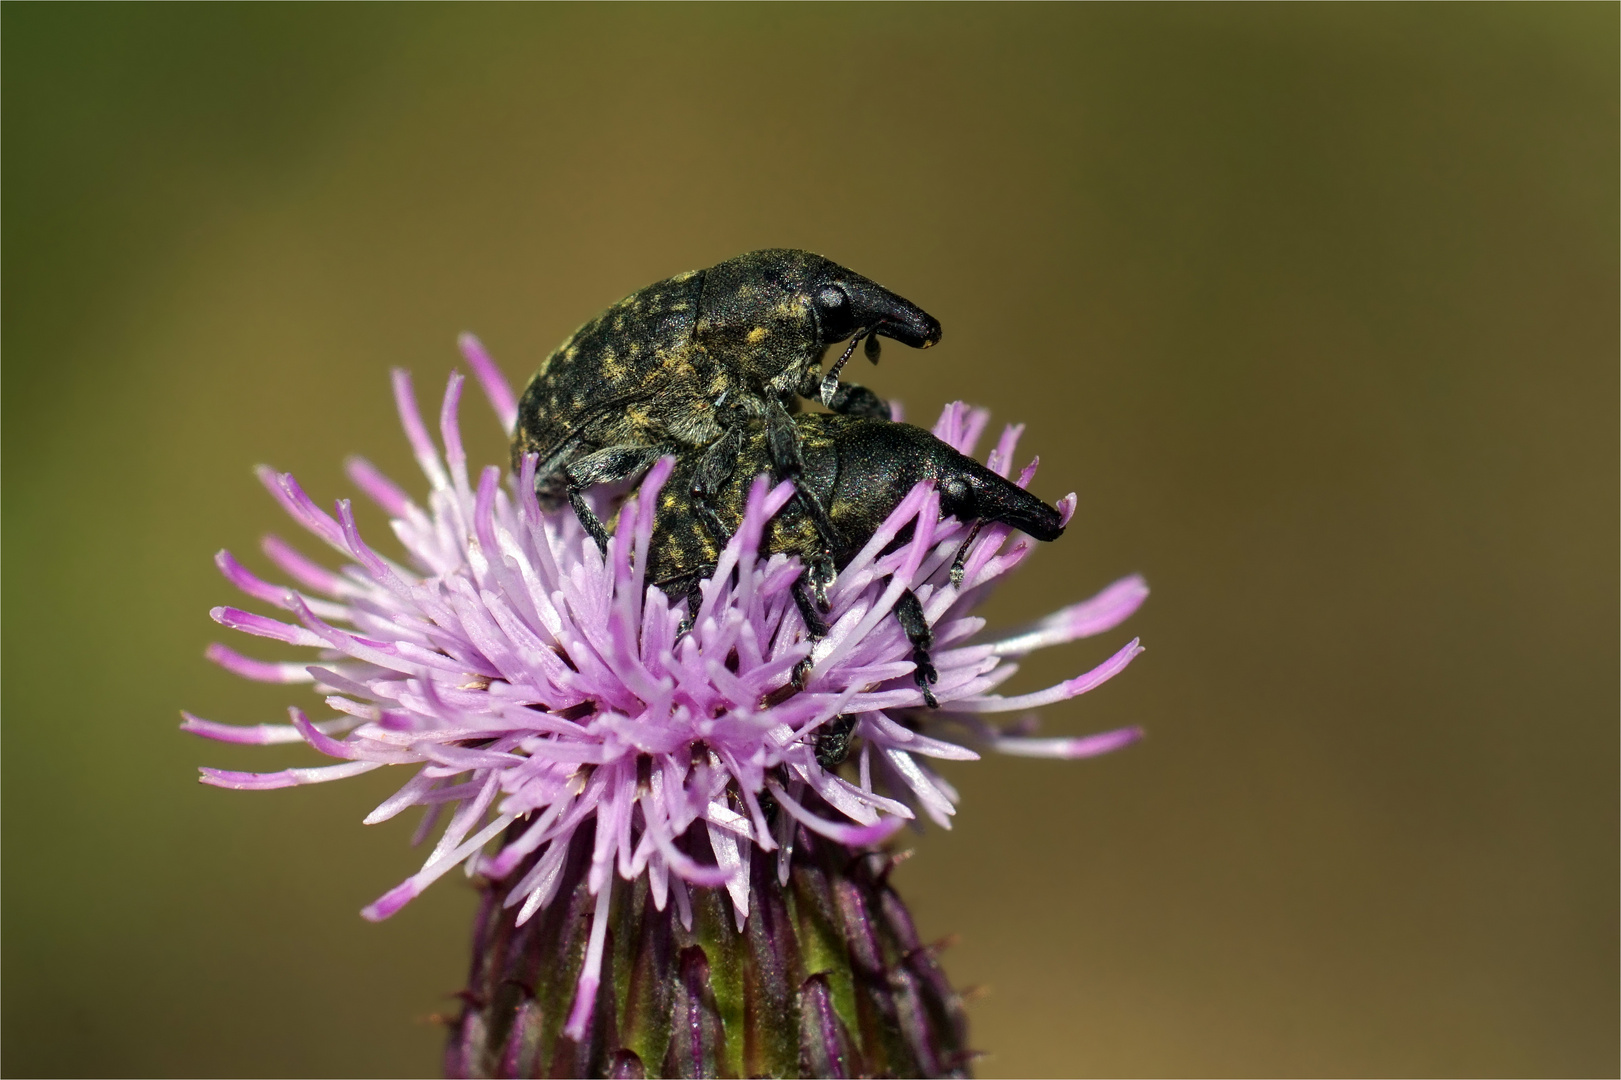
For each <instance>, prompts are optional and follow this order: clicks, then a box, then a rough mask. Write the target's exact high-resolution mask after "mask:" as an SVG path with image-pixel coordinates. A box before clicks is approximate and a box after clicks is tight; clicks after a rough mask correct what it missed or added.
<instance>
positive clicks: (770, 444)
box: [765, 401, 839, 607]
mask: <svg viewBox="0 0 1621 1080" xmlns="http://www.w3.org/2000/svg"><path fill="white" fill-rule="evenodd" d="M765 433H766V449H767V450H768V451H769V452H770V454H771V468H772V469H773V470H775V472H776V474H777V476H778V478H779V479H782V480H792V481H793V482H794V497H795V498H796V499H798V500H799V505H800V506H801V507H802V508H804V511H805V514H806V516H807V517H809V518H810V519H811V524H813V525H815V526H816V535H817V536H818V537H820V538H821V541H822V547H823V548H824V549H825V550H828V551H836V550H838V547H839V530H838V529H836V528H834V526H833V519H832V518H831V517H830V516H828V512H827V507H826V506H824V505H823V504H822V500H821V499H819V498H817V496H816V493H815V492H812V491H809V490H807V489H806V488H805V487H803V486H802V485H801V484H800V479H801V477H802V476H803V475H804V472H805V458H804V455H803V454H802V453H801V437H800V434H799V429H798V428H797V427H795V426H794V418H793V417H791V416H789V415H788V410H787V409H785V408H783V406H782V402H780V401H778V402H773V403H772V406H771V409H770V410H769V411H768V412H767V413H766V418H765ZM823 606H824V607H825V606H826V601H825V599H824V600H823Z"/></svg>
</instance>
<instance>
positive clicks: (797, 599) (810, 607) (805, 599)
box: [789, 574, 827, 690]
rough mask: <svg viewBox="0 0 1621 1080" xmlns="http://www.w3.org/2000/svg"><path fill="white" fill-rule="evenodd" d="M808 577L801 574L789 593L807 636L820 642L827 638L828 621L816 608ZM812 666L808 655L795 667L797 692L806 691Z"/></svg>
mask: <svg viewBox="0 0 1621 1080" xmlns="http://www.w3.org/2000/svg"><path fill="white" fill-rule="evenodd" d="M808 576H809V575H808V574H800V575H799V576H798V577H797V578H795V579H794V584H793V587H792V588H791V589H790V590H789V591H790V592H792V593H793V597H794V604H795V606H797V607H798V608H799V617H800V618H801V619H804V620H805V636H806V637H808V638H810V639H811V640H812V641H820V640H822V639H823V638H825V637H827V620H826V619H824V618H822V613H821V612H820V611H818V610H817V608H816V600H815V598H813V597H812V596H811V587H810V585H808V584H807V583H806V580H805V579H806V578H807V577H808ZM812 666H813V665H812V662H811V658H810V654H808V653H807V654H806V655H805V657H804V659H802V660H800V661H799V663H797V664H795V665H794V673H793V676H792V678H793V684H794V689H795V690H803V689H805V680H807V679H809V678H810V673H811V667H812Z"/></svg>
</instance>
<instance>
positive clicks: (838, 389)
mask: <svg viewBox="0 0 1621 1080" xmlns="http://www.w3.org/2000/svg"><path fill="white" fill-rule="evenodd" d="M860 340H861V339H860V338H859V337H857V338H855V339H854V340H852V341H851V342H850V347H849V348H848V349H845V350H844V355H843V356H841V357H839V358H838V360H837V361H835V362H834V364H833V366H832V367H831V368H830V369H828V373H827V374H826V375H823V374H821V372H819V371H818V370H817V369H815V368H812V369H811V370H810V371H808V372H806V373H805V379H804V381H803V382H802V383H800V386H799V396H800V397H804V398H812V399H814V400H816V401H820V402H821V403H822V404H823V405H826V406H827V407H828V408H829V409H831V410H832V411H833V412H836V413H839V414H841V415H843V416H864V417H873V418H875V419H878V420H891V419H893V418H894V417H893V414H891V413H890V411H889V405H888V403H887V402H885V401H884V399H883V398H881V397H879V396H878V395H877V394H875V393H873V392H872V391H871V390H868V389H867V388H866V387H865V386H862V385H860V384H859V383H846V382H840V381H839V369H841V368H842V367H844V362H845V361H846V360H848V359H850V354H851V353H852V352H853V351H854V350H855V347H856V342H858V341H860ZM867 340H868V341H874V340H877V339H876V338H872V337H869V338H867Z"/></svg>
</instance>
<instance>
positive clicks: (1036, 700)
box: [951, 638, 1143, 712]
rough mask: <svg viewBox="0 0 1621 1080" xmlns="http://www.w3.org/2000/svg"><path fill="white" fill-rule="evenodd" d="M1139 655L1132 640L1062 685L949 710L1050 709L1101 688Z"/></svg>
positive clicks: (965, 703) (971, 700) (970, 700)
mask: <svg viewBox="0 0 1621 1080" xmlns="http://www.w3.org/2000/svg"><path fill="white" fill-rule="evenodd" d="M1142 651H1143V647H1142V646H1141V645H1139V644H1138V643H1137V639H1136V638H1132V639H1131V641H1130V642H1129V643H1128V644H1127V645H1126V646H1125V647H1124V648H1123V649H1121V650H1120V651H1119V652H1117V653H1115V654H1114V655H1113V656H1111V657H1109V659H1107V660H1105V661H1104V662H1103V663H1101V664H1099V665H1098V666H1097V667H1095V668H1093V669H1092V670H1091V671H1088V672H1087V673H1086V674H1084V675H1077V676H1076V677H1075V678H1073V679H1069V680H1066V681H1065V682H1061V683H1059V684H1058V685H1057V686H1053V687H1049V688H1047V689H1046V690H1038V691H1036V692H1035V693H1033V694H1024V695H1021V696H1019V697H999V696H992V697H982V698H967V699H963V700H958V701H953V702H952V703H951V707H952V708H953V709H957V710H960V711H963V712H1011V711H1013V710H1014V709H1034V708H1036V707H1038V706H1041V705H1051V704H1053V703H1054V702H1056V701H1067V700H1068V699H1070V698H1072V697H1079V696H1080V695H1081V694H1084V693H1086V692H1087V691H1089V690H1095V689H1096V688H1098V687H1099V686H1102V685H1103V684H1104V683H1106V682H1108V681H1109V680H1110V679H1112V678H1114V677H1115V676H1116V675H1118V674H1120V672H1122V671H1124V670H1125V669H1126V665H1127V664H1129V663H1131V661H1132V660H1133V659H1134V658H1136V656H1137V655H1138V654H1139V653H1141V652H1142Z"/></svg>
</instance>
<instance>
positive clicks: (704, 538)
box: [512, 249, 1063, 707]
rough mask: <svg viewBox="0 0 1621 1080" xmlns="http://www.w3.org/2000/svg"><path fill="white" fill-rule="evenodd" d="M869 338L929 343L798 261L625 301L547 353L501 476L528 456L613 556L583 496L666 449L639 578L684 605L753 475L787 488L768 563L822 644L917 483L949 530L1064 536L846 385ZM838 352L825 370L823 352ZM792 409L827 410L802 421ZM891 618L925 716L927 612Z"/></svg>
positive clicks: (803, 256) (906, 597) (741, 267)
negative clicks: (986, 526)
mask: <svg viewBox="0 0 1621 1080" xmlns="http://www.w3.org/2000/svg"><path fill="white" fill-rule="evenodd" d="M880 337H887V338H892V339H894V340H896V341H900V342H902V343H904V344H906V345H910V346H912V347H913V348H920V349H922V348H928V347H930V346H932V345H934V344H935V343H937V342H938V341H939V340H940V324H939V323H938V322H937V321H935V319H934V318H933V317H932V316H930V315H929V314H928V313H927V312H925V311H923V310H922V309H921V308H919V307H917V306H916V305H915V304H912V303H911V302H910V301H908V300H905V299H903V298H901V297H900V296H897V295H895V294H894V293H892V292H890V291H889V290H887V289H885V288H883V287H882V286H880V285H878V284H877V283H876V282H873V281H870V280H868V279H867V278H864V277H862V276H861V275H860V274H857V273H854V272H853V271H850V270H847V269H846V268H844V267H842V266H839V265H838V264H836V263H833V262H830V261H829V260H827V259H824V258H822V257H821V256H819V255H813V254H811V253H810V252H806V251H791V250H784V249H771V250H765V251H755V252H750V253H748V254H746V255H739V256H737V257H736V258H732V259H728V260H726V261H725V262H722V263H719V264H717V265H715V266H712V267H710V268H708V269H707V270H698V271H693V272H691V273H687V274H680V275H678V276H676V277H673V278H670V279H668V280H666V281H661V282H657V283H655V284H653V285H649V286H648V287H647V288H645V289H641V290H639V291H638V292H635V293H632V294H631V295H630V296H627V297H626V298H625V299H623V300H621V301H620V302H619V303H617V304H615V305H613V306H612V307H610V308H608V309H607V310H606V311H604V312H602V313H601V314H600V315H598V316H597V317H596V318H594V319H592V320H591V321H590V322H588V323H586V324H585V325H584V326H582V327H581V328H580V329H579V330H577V331H575V333H574V334H573V335H572V336H571V337H570V338H569V339H568V340H567V341H565V342H563V344H562V345H561V346H559V347H558V348H557V350H556V351H554V352H553V353H552V354H551V356H549V357H547V359H546V361H545V362H544V363H542V364H541V366H540V370H539V371H537V372H536V373H535V376H534V378H532V379H531V380H530V381H529V385H528V387H527V388H526V389H525V390H524V393H523V398H522V400H521V401H520V402H519V405H518V421H517V428H516V430H515V431H514V433H513V444H512V453H513V460H514V464H515V465H516V464H517V463H519V462H521V461H522V459H523V457H524V456H525V455H529V454H533V455H535V456H536V457H537V459H538V467H537V469H536V473H535V477H536V479H535V485H536V492H537V494H539V495H540V497H541V498H542V499H543V500H545V501H546V502H547V503H548V504H550V505H557V504H559V503H561V502H562V501H563V500H565V499H566V500H568V502H569V503H570V504H572V506H573V508H574V511H575V513H576V514H577V515H578V517H579V519H580V524H581V525H582V526H583V527H584V528H585V530H586V531H587V532H588V533H590V534H591V536H592V537H593V538H594V539H595V540H596V542H597V543H598V545H599V546H601V547H602V548H603V549H604V550H606V548H607V543H608V532H607V529H606V527H605V526H604V525H603V523H602V521H601V519H600V518H598V517H597V515H596V514H595V513H594V512H593V510H592V509H591V507H590V506H589V504H587V503H586V501H585V499H584V497H583V494H584V492H585V490H586V489H587V488H589V487H591V486H593V485H595V484H602V483H609V482H612V481H616V480H623V479H626V478H628V477H631V476H634V475H635V474H637V473H640V472H642V471H643V470H645V469H647V468H649V467H650V466H651V465H652V464H653V463H654V462H655V461H657V460H658V459H659V458H661V457H664V456H665V455H674V456H675V458H676V460H677V464H676V469H675V472H674V473H673V474H672V476H671V478H670V481H669V482H668V483H667V484H666V486H665V488H664V491H665V495H664V497H663V498H662V499H661V500H660V506H659V509H658V513H657V515H656V517H655V522H654V531H653V543H652V546H651V548H650V550H649V552H648V563H649V565H648V568H647V573H648V580H649V581H651V582H653V583H655V584H657V585H659V586H660V587H661V588H663V589H664V591H665V592H666V593H667V594H668V595H670V596H672V597H681V596H685V597H686V598H687V599H688V602H689V605H692V606H695V604H694V601H695V600H696V598H697V595H698V592H697V590H698V585H699V582H701V581H702V580H703V579H704V578H705V577H707V576H708V575H709V574H710V573H712V572H713V570H714V568H715V564H716V560H717V558H718V556H719V553H720V549H721V548H722V547H723V546H724V545H725V543H726V540H727V539H728V538H729V537H730V536H731V534H732V532H733V531H735V530H736V528H737V527H738V525H739V524H740V523H741V521H742V518H743V508H744V504H745V501H746V493H747V487H748V482H749V481H750V480H752V478H753V477H754V476H756V475H757V474H759V473H763V472H769V473H771V474H772V475H773V476H774V477H775V478H776V479H778V480H792V481H793V482H794V485H795V499H794V501H792V502H790V503H789V505H788V506H787V507H785V508H784V509H783V511H782V512H781V513H779V515H778V517H777V519H776V520H775V521H773V523H772V526H771V528H770V529H769V530H768V532H767V535H766V536H765V538H764V539H763V540H762V543H761V551H762V553H763V554H771V553H775V552H785V553H791V554H796V555H798V556H799V557H800V559H801V561H802V563H803V564H804V566H805V568H806V572H805V573H804V574H802V575H801V576H800V578H799V579H798V580H797V581H796V582H795V584H794V599H795V601H796V602H797V603H798V606H799V610H800V613H801V615H802V617H803V618H804V622H805V629H806V633H807V635H808V636H810V637H811V638H813V639H814V638H819V637H821V636H823V635H825V634H826V633H827V624H826V621H825V619H823V617H822V612H823V611H825V610H826V609H827V598H826V589H827V586H828V584H829V583H831V581H832V580H833V577H834V575H835V574H836V573H837V572H838V571H839V570H841V569H843V567H844V566H845V565H846V564H847V563H848V562H849V560H850V559H851V558H853V557H854V556H855V555H856V554H857V553H858V552H859V551H860V550H861V548H862V547H863V546H864V545H865V543H866V542H867V540H868V539H870V538H871V537H872V536H873V534H874V533H875V532H876V531H877V529H878V527H879V526H880V525H881V524H882V523H883V521H884V519H885V518H886V517H888V516H889V514H890V513H891V512H892V511H893V510H894V509H895V508H896V507H897V506H898V505H899V504H900V502H901V500H902V499H904V498H905V496H906V494H907V492H909V491H910V490H911V489H912V487H913V486H914V485H916V484H917V483H919V482H921V481H924V480H933V481H934V482H935V483H936V485H937V487H938V490H939V493H940V508H941V511H942V512H943V513H947V514H951V515H954V516H955V517H957V518H958V519H959V520H964V521H967V520H974V521H997V522H1004V523H1007V524H1010V525H1013V526H1014V527H1016V528H1018V529H1021V530H1023V531H1024V532H1026V533H1028V534H1029V535H1031V536H1033V537H1035V538H1036V539H1038V540H1053V539H1055V538H1056V537H1057V536H1058V535H1059V534H1060V533H1062V532H1063V526H1062V524H1061V523H1060V519H1059V514H1058V511H1057V510H1055V509H1054V508H1053V507H1051V506H1048V505H1047V504H1046V503H1044V502H1042V501H1041V500H1040V499H1037V498H1036V497H1035V496H1034V495H1031V494H1030V493H1029V492H1027V491H1025V490H1024V489H1023V488H1020V487H1019V486H1017V485H1016V484H1013V483H1011V482H1010V481H1008V480H1007V479H1006V478H1004V477H1002V476H998V475H997V474H996V473H994V472H992V471H990V470H989V469H987V468H985V466H983V465H981V464H980V463H979V462H977V461H974V460H973V459H972V458H969V457H967V456H965V455H963V454H960V453H958V452H957V451H956V450H954V449H952V448H951V447H950V446H947V445H946V444H945V443H944V442H942V441H940V440H939V439H937V438H935V437H934V436H933V435H932V434H930V433H929V432H927V431H925V430H923V429H922V428H917V427H913V426H911V425H909V424H901V423H894V422H892V421H891V420H890V419H889V417H890V412H889V407H888V406H887V405H885V404H884V402H883V401H882V400H881V399H879V398H878V397H877V395H875V394H873V393H872V392H871V391H870V390H867V389H866V388H865V387H861V386H857V385H855V384H852V383H843V382H840V381H839V374H840V372H841V371H842V370H843V368H844V365H845V364H846V363H847V362H848V361H849V359H850V357H851V356H852V355H853V354H854V352H855V348H856V346H857V345H858V344H860V343H862V342H863V341H865V342H866V350H865V351H866V355H867V358H868V359H869V360H871V361H872V362H874V363H877V361H878V358H879V351H878V339H879V338H880ZM846 338H848V339H849V345H848V346H847V347H846V348H845V349H844V351H843V353H842V354H841V355H840V356H839V358H838V359H837V360H836V361H835V362H834V364H833V365H832V367H831V368H830V369H829V370H828V371H827V373H826V374H825V375H824V374H823V373H822V356H823V354H824V353H825V352H826V351H827V349H828V347H829V346H831V345H833V344H834V343H836V342H840V341H843V340H845V339H846ZM801 397H806V398H815V399H818V400H820V401H821V403H822V404H823V405H825V406H827V407H828V408H829V409H831V410H832V415H822V414H802V415H795V414H796V413H798V411H799V407H800V406H799V400H800V398H801ZM964 551H966V545H964ZM960 559H961V556H960V555H959V561H958V563H957V564H955V565H954V566H953V577H954V579H956V578H960V573H961V562H960ZM959 583H960V582H959ZM895 614H896V616H897V618H898V619H899V620H900V623H901V625H902V627H903V628H904V629H905V631H906V635H907V638H908V640H909V641H910V642H911V645H912V649H913V660H914V662H915V664H916V670H915V678H916V681H917V685H918V688H919V689H920V690H921V691H922V694H923V698H924V701H925V702H926V703H927V704H928V705H930V706H931V707H932V706H935V705H936V702H935V699H934V695H933V693H932V692H931V691H930V689H929V686H930V683H932V682H933V681H934V669H933V667H932V666H931V664H930V663H929V655H928V654H929V649H930V648H931V647H932V645H933V638H932V635H931V633H930V630H929V625H928V621H927V620H926V618H925V617H924V613H923V608H922V605H921V604H920V603H919V602H918V599H917V597H916V596H914V595H913V594H912V593H911V591H910V590H908V591H906V592H905V593H903V594H902V597H901V599H900V601H899V602H898V603H897V604H896V607H895ZM804 674H805V671H804V670H801V671H799V672H796V681H798V680H801V679H803V677H804Z"/></svg>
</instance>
